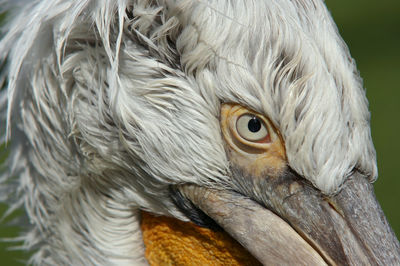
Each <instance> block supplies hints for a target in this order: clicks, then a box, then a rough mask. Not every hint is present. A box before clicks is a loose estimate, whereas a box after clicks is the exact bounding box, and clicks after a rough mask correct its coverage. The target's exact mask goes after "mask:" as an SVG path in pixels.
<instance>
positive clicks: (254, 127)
mask: <svg viewBox="0 0 400 266" xmlns="http://www.w3.org/2000/svg"><path fill="white" fill-rule="evenodd" d="M247 127H248V128H249V130H250V131H251V132H253V133H256V132H258V131H259V130H260V128H261V122H260V120H259V119H258V118H257V117H255V116H253V117H252V118H251V119H250V120H249V123H248V124H247Z"/></svg>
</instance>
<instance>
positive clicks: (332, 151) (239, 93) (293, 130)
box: [0, 0, 400, 265]
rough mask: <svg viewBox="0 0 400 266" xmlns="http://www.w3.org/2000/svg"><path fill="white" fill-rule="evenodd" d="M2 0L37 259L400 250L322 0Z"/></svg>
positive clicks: (7, 70)
mask: <svg viewBox="0 0 400 266" xmlns="http://www.w3.org/2000/svg"><path fill="white" fill-rule="evenodd" d="M4 7H5V8H7V9H8V10H9V11H8V12H7V23H6V24H5V25H4V26H3V32H4V36H3V38H2V40H1V42H0V57H1V58H2V59H3V61H4V67H3V70H2V73H3V74H2V78H3V81H4V84H5V85H4V86H5V89H3V90H2V92H1V96H0V108H1V115H2V116H1V119H2V122H1V123H2V127H1V128H2V130H3V132H2V135H3V138H2V142H3V143H5V142H8V141H9V142H8V144H7V145H8V150H9V151H10V155H9V156H8V161H7V163H6V164H7V166H8V171H6V172H5V173H4V174H3V177H2V179H1V180H2V183H1V191H2V194H3V195H5V194H6V196H5V197H6V198H7V202H8V204H9V205H10V212H12V210H15V209H17V208H20V207H23V208H24V209H25V210H26V217H25V218H26V221H27V223H28V224H29V225H28V228H29V229H28V230H27V231H26V232H25V234H24V235H23V247H24V249H26V250H30V251H32V252H33V253H32V254H33V255H32V257H31V258H30V260H29V262H28V263H30V264H34V265H149V264H150V265H190V264H191V265H207V264H208V265H226V264H230V265H256V264H264V265H399V264H400V248H399V242H398V240H397V238H396V237H395V235H394V233H393V231H392V229H391V228H390V225H389V224H388V222H387V220H386V218H385V216H384V214H383V212H382V210H381V208H380V206H379V203H378V202H377V201H376V199H375V196H374V192H373V187H372V184H371V183H372V182H373V181H374V180H375V179H376V178H377V166H376V155H375V149H374V147H373V143H372V140H371V134H370V126H369V120H370V114H369V111H368V103H367V99H366V96H365V91H364V89H363V86H362V81H361V78H360V77H359V74H358V72H357V69H356V66H355V63H354V60H353V59H352V58H351V56H350V54H349V51H348V48H347V46H346V45H345V43H344V42H343V40H342V39H341V37H340V36H339V34H338V30H337V28H336V26H335V24H334V22H333V20H332V18H331V16H330V14H329V12H328V11H327V9H326V7H325V5H324V2H323V1H321V0H274V1H270V0H246V1H244V0H237V1H228V0H196V1H195V0H118V1H107V0H97V1H95V0H80V1H74V0H36V1H15V2H13V3H12V4H11V3H9V4H7V3H6V4H5V6H4ZM3 125H4V126H3ZM5 125H7V126H5ZM199 254H200V255H199Z"/></svg>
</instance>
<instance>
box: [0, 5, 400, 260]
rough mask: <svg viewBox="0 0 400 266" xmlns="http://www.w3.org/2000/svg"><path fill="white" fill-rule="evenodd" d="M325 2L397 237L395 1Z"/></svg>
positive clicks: (6, 254)
mask: <svg viewBox="0 0 400 266" xmlns="http://www.w3.org/2000/svg"><path fill="white" fill-rule="evenodd" d="M326 4H327V6H328V8H329V10H330V11H331V13H332V15H333V17H334V19H335V21H336V23H337V25H338V27H339V30H340V32H341V34H342V36H343V38H344V40H345V41H346V43H347V44H348V45H349V47H350V51H351V54H352V56H353V57H354V58H355V59H356V61H357V65H358V68H359V70H360V72H361V76H362V77H363V79H364V86H365V88H366V89H367V96H368V99H369V102H370V110H371V113H372V121H371V123H372V124H371V126H372V136H373V139H374V143H375V147H376V150H377V153H378V166H379V179H378V181H377V182H376V183H375V190H376V195H377V198H378V200H379V201H380V203H381V205H382V208H383V210H384V212H385V214H386V216H387V218H388V219H389V222H390V224H391V225H392V227H393V229H394V231H395V232H396V234H397V236H398V237H399V236H400V207H399V206H400V175H399V173H398V172H399V170H400V169H399V168H400V167H399V166H400V163H399V158H400V156H399V153H400V140H399V139H398V138H397V134H398V133H399V132H400V123H399V122H400V119H399V117H400V86H399V84H400V1H398V0H381V1H378V0H373V1H371V0H369V1H366V0H352V1H350V0H326ZM0 126H1V127H4V126H5V125H0ZM1 148H2V147H0V149H1ZM398 156H399V157H398ZM1 160H2V158H0V161H1ZM4 210H5V206H4V205H1V206H0V213H3V212H4ZM7 220H9V219H7ZM18 232H19V231H18V229H17V228H15V227H12V226H5V225H4V223H3V225H2V226H1V227H0V237H12V236H17V235H18ZM9 246H10V244H9V243H0V265H10V266H11V265H21V261H26V259H27V257H28V256H27V255H26V254H25V253H23V252H21V251H15V250H9V249H8V248H7V247H9Z"/></svg>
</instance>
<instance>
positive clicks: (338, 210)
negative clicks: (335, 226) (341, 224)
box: [325, 198, 344, 217]
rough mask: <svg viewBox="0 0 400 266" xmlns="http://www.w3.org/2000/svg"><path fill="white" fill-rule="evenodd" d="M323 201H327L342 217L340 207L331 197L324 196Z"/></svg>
mask: <svg viewBox="0 0 400 266" xmlns="http://www.w3.org/2000/svg"><path fill="white" fill-rule="evenodd" d="M325 201H326V202H327V203H328V205H329V207H331V208H332V209H333V210H334V211H335V212H337V213H338V214H339V215H340V216H342V217H344V214H343V212H342V211H341V210H340V208H339V207H338V206H337V205H336V204H335V203H334V202H333V201H332V200H331V199H329V198H326V199H325Z"/></svg>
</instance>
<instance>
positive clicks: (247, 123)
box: [236, 113, 270, 143]
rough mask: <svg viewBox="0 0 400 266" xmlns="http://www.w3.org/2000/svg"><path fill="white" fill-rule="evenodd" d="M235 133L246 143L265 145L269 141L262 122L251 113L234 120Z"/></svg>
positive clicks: (266, 130)
mask: <svg viewBox="0 0 400 266" xmlns="http://www.w3.org/2000/svg"><path fill="white" fill-rule="evenodd" d="M236 131H237V132H238V133H239V136H240V137H241V138H243V139H245V140H247V141H251V142H257V143H265V142H269V140H270V138H269V132H268V129H267V126H266V125H265V123H264V121H263V120H262V119H261V118H259V117H258V116H257V115H255V114H252V113H245V114H243V115H241V116H240V117H239V118H238V119H237V120H236Z"/></svg>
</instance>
